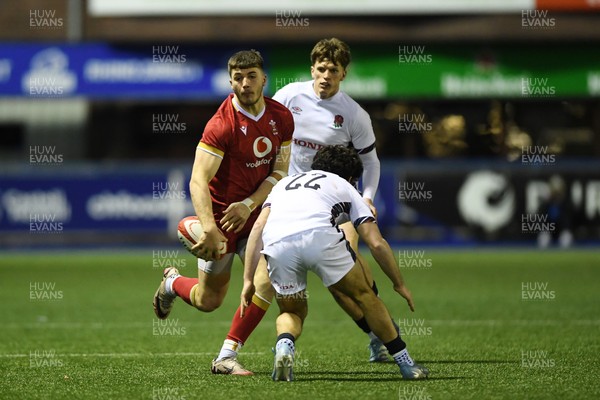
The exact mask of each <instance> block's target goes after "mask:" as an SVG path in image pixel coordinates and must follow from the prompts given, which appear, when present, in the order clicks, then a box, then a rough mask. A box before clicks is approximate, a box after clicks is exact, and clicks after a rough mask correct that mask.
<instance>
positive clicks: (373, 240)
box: [357, 221, 415, 311]
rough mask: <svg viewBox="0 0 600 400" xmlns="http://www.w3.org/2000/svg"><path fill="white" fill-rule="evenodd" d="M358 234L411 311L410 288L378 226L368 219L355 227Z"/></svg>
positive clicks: (412, 305)
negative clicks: (405, 282)
mask: <svg viewBox="0 0 600 400" xmlns="http://www.w3.org/2000/svg"><path fill="white" fill-rule="evenodd" d="M357 231H358V234H359V235H360V237H361V238H362V239H363V240H364V241H365V243H366V244H367V246H369V250H371V254H373V257H374V258H375V261H377V263H378V264H379V266H380V267H381V269H382V270H383V272H384V273H385V274H386V275H387V277H388V278H389V279H390V281H392V284H393V285H394V290H395V291H396V292H397V293H398V294H400V295H401V296H402V297H404V298H405V299H406V302H407V303H408V306H409V307H410V310H411V311H414V310H415V306H414V303H413V299H412V294H411V293H410V290H408V288H407V287H406V285H405V284H404V279H403V278H402V274H401V273H400V269H399V268H398V267H397V266H396V260H395V258H394V254H393V253H392V249H391V248H390V245H389V244H388V242H387V241H386V240H385V239H384V238H383V236H381V232H380V231H379V227H378V226H377V224H376V223H375V222H372V221H369V222H364V223H362V224H360V225H359V226H358V228H357Z"/></svg>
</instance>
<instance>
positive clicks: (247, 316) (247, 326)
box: [227, 295, 270, 345]
mask: <svg viewBox="0 0 600 400" xmlns="http://www.w3.org/2000/svg"><path fill="white" fill-rule="evenodd" d="M269 306H270V304H269V303H267V302H266V301H264V300H262V299H261V298H259V297H257V296H256V295H254V296H252V302H251V303H250V306H248V308H246V311H245V313H244V318H240V308H239V307H238V309H237V310H236V312H235V314H234V316H233V320H232V321H231V327H230V328H229V333H228V334H227V339H229V340H233V341H235V342H237V343H241V344H242V345H243V344H244V343H246V340H248V337H250V334H251V333H252V332H253V331H254V329H255V328H256V327H257V326H258V324H259V323H260V321H261V320H262V318H263V317H264V316H265V313H266V312H267V310H268V309H269Z"/></svg>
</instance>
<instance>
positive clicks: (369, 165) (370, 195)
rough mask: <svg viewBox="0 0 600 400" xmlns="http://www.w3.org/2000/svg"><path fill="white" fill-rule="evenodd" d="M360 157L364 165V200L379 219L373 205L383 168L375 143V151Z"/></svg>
mask: <svg viewBox="0 0 600 400" xmlns="http://www.w3.org/2000/svg"><path fill="white" fill-rule="evenodd" d="M363 150H364V149H363ZM360 151H361V150H359V154H358V155H359V157H360V160H361V161H362V163H363V168H364V171H363V176H362V179H363V199H364V200H365V202H366V203H367V205H368V206H369V208H370V209H371V212H372V213H373V215H374V216H375V218H377V209H376V208H375V205H374V204H373V199H374V198H375V192H377V186H379V176H380V170H381V166H380V164H379V158H378V157H377V151H376V150H375V143H373V149H372V150H370V151H368V152H366V153H362V154H361V153H360Z"/></svg>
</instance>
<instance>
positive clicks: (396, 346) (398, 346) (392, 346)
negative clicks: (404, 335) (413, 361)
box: [383, 336, 406, 355]
mask: <svg viewBox="0 0 600 400" xmlns="http://www.w3.org/2000/svg"><path fill="white" fill-rule="evenodd" d="M383 345H384V346H385V348H386V349H387V351H388V353H390V355H394V354H396V353H397V352H399V351H402V350H404V349H405V348H406V343H404V341H403V340H402V339H400V336H398V337H396V339H394V340H392V341H391V342H388V343H384V344H383Z"/></svg>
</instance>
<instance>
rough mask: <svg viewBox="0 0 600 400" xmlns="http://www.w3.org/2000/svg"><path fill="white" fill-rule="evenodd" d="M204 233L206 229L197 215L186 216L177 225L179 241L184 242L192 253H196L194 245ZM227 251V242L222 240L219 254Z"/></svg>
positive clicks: (184, 245)
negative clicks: (193, 249) (193, 250)
mask: <svg viewBox="0 0 600 400" xmlns="http://www.w3.org/2000/svg"><path fill="white" fill-rule="evenodd" d="M203 233H204V230H203V229H202V224H201V223H200V221H199V220H198V217H196V216H193V217H185V218H184V219H182V220H181V221H179V225H177V237H178V238H179V241H180V242H181V244H183V247H185V248H186V249H187V251H189V252H190V253H192V254H194V253H193V252H192V247H194V246H195V245H196V243H198V240H200V236H202V234H203ZM225 253H227V242H221V247H220V248H219V254H221V255H223V254H225ZM194 255H195V254H194Z"/></svg>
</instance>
